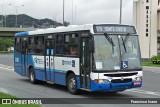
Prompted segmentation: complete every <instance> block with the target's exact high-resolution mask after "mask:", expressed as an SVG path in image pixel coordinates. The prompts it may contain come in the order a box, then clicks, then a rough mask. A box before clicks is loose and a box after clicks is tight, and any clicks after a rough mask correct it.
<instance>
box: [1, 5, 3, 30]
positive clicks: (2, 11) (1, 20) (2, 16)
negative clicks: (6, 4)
mask: <svg viewBox="0 0 160 107" xmlns="http://www.w3.org/2000/svg"><path fill="white" fill-rule="evenodd" d="M1 8H2V17H1V21H2V27H3V5H1Z"/></svg>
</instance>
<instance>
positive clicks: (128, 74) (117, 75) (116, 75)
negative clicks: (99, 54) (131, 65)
mask: <svg viewBox="0 0 160 107" xmlns="http://www.w3.org/2000/svg"><path fill="white" fill-rule="evenodd" d="M137 74H138V73H137V72H134V73H120V74H104V76H109V77H122V76H123V77H128V76H133V75H137Z"/></svg>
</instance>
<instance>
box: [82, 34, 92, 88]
mask: <svg viewBox="0 0 160 107" xmlns="http://www.w3.org/2000/svg"><path fill="white" fill-rule="evenodd" d="M80 58H81V62H80V63H81V88H85V89H90V66H91V53H90V52H89V37H83V38H81V54H80Z"/></svg>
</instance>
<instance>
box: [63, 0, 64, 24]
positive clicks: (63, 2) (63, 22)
mask: <svg viewBox="0 0 160 107" xmlns="http://www.w3.org/2000/svg"><path fill="white" fill-rule="evenodd" d="M63 26H64V0H63Z"/></svg>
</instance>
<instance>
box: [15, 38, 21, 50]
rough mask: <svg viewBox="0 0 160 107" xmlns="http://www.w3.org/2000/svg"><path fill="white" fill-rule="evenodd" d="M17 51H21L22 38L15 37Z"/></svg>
mask: <svg viewBox="0 0 160 107" xmlns="http://www.w3.org/2000/svg"><path fill="white" fill-rule="evenodd" d="M15 52H16V53H21V38H16V39H15Z"/></svg>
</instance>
